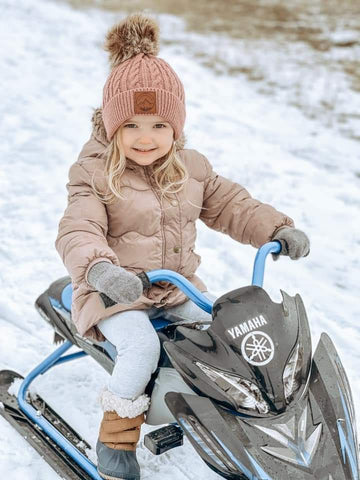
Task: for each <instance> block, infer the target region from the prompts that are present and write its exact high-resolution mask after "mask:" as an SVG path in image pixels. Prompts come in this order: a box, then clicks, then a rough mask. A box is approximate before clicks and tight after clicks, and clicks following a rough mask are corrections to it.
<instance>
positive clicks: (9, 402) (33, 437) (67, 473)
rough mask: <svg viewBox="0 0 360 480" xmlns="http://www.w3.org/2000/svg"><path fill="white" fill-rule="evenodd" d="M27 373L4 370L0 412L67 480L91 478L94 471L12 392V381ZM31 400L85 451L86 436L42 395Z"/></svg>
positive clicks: (88, 446) (0, 382)
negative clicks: (84, 466) (25, 409)
mask: <svg viewBox="0 0 360 480" xmlns="http://www.w3.org/2000/svg"><path fill="white" fill-rule="evenodd" d="M16 379H21V380H23V377H22V376H21V375H19V374H18V373H16V372H13V371H11V370H2V371H0V414H1V416H2V417H4V418H5V420H7V421H8V422H9V423H10V424H11V425H12V426H13V427H14V428H15V429H16V430H17V431H18V432H19V433H20V435H21V436H22V437H23V438H24V439H25V440H26V441H27V442H28V443H29V444H30V445H31V446H32V447H33V448H35V450H36V451H37V452H38V453H39V455H40V456H41V457H42V458H43V459H44V460H45V461H46V462H47V463H48V464H49V465H50V466H51V467H52V468H53V469H54V470H55V472H56V473H57V474H58V475H59V476H60V477H61V478H63V479H64V480H91V477H90V475H88V474H87V473H86V472H84V471H83V470H82V469H81V468H80V467H79V465H78V464H77V463H76V462H75V460H73V459H72V458H71V457H70V456H69V455H67V453H66V452H64V450H63V449H61V448H60V447H59V446H58V445H56V443H55V442H54V441H53V440H52V439H51V438H50V437H48V436H47V435H46V434H45V432H44V431H43V430H42V429H41V428H39V427H38V426H37V425H36V424H35V423H34V422H32V421H31V420H30V419H29V418H28V417H26V415H25V414H24V413H23V412H22V411H21V410H20V408H19V404H18V401H17V398H16V396H15V395H12V394H10V393H9V392H8V390H9V388H10V386H11V384H12V383H13V382H14V380H16ZM27 401H28V402H29V404H30V405H31V406H32V407H33V408H35V410H36V411H37V412H39V415H42V416H43V417H44V418H46V419H47V420H48V421H49V422H50V423H51V424H52V425H54V426H55V427H56V429H57V430H58V431H59V432H60V433H61V434H62V435H64V437H65V438H67V439H68V440H69V441H70V442H71V443H72V444H73V445H74V446H75V447H76V448H77V449H78V450H79V451H80V452H81V453H82V454H83V455H85V456H87V455H86V450H87V449H91V447H90V445H89V444H88V443H87V442H86V441H85V440H84V439H82V438H81V437H80V436H79V435H78V434H77V433H76V432H75V430H73V429H72V428H71V427H70V425H68V424H67V423H66V422H65V421H64V420H63V419H62V418H61V417H60V416H59V415H58V414H57V413H56V412H55V411H54V410H53V409H52V408H51V407H50V406H49V405H48V404H47V403H46V402H45V401H44V400H43V399H42V398H41V397H40V396H38V395H33V394H32V395H30V394H28V396H27Z"/></svg>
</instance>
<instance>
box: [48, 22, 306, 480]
mask: <svg viewBox="0 0 360 480" xmlns="http://www.w3.org/2000/svg"><path fill="white" fill-rule="evenodd" d="M105 48H106V49H107V50H108V51H109V53H110V62H111V72H110V75H109V77H108V79H107V81H106V83H105V86H104V90H103V108H102V110H100V109H98V110H96V111H95V113H94V116H93V127H94V128H93V132H92V135H91V138H90V140H89V141H88V142H87V143H86V144H85V146H84V147H83V150H82V152H81V153H80V156H79V159H78V161H77V162H75V163H74V164H73V165H72V167H71V168H70V173H69V183H68V184H67V189H68V193H69V195H68V206H67V209H66V211H65V213H64V216H63V218H62V219H61V221H60V224H59V233H58V237H57V240H56V248H57V250H58V252H59V254H60V255H61V257H62V260H63V262H64V264H65V266H66V268H67V269H68V271H69V274H70V275H71V279H72V284H73V304H72V318H73V321H74V323H75V325H76V327H77V329H78V331H79V333H80V334H81V335H84V336H89V337H93V338H95V339H97V340H104V338H106V339H107V340H109V341H110V342H111V343H112V344H114V345H115V347H116V350H117V358H116V362H115V367H114V371H113V373H112V375H111V377H110V380H109V382H108V385H107V387H106V388H105V390H104V391H103V392H102V394H101V398H100V400H101V405H102V408H103V411H104V417H103V420H102V423H101V426H100V434H99V440H98V442H97V454H98V471H99V474H100V475H101V476H102V477H103V478H106V479H124V478H125V479H127V480H131V479H139V478H140V468H139V465H138V462H137V460H136V454H135V449H136V444H137V441H138V439H139V434H140V425H141V424H142V423H143V422H144V412H146V410H147V409H148V406H149V399H148V397H147V396H146V395H145V394H144V391H145V387H146V385H147V383H148V381H149V379H150V376H151V374H152V373H153V372H154V371H155V369H156V368H157V363H158V359H159V353H160V346H159V340H158V337H157V335H156V333H155V331H154V329H153V327H152V326H151V323H150V319H151V318H154V317H155V316H157V315H160V314H162V315H164V314H165V315H166V314H173V315H176V317H177V318H181V319H183V320H185V321H187V320H190V321H191V320H205V319H207V318H208V317H210V316H209V315H208V314H206V313H204V312H202V311H201V310H200V309H199V308H198V307H197V306H195V305H193V304H192V302H191V301H189V300H187V299H186V297H185V295H184V294H183V293H182V292H181V291H180V290H179V289H177V288H176V287H175V286H174V285H171V284H168V283H166V282H159V283H158V284H155V285H148V284H147V283H146V277H145V276H144V275H143V274H142V272H146V271H150V270H154V269H159V268H166V269H170V270H174V271H176V272H179V273H181V274H182V275H184V276H185V277H186V278H188V279H189V281H190V282H191V283H193V284H194V285H195V286H196V287H198V288H199V289H200V290H201V291H203V292H206V286H205V285H204V283H203V282H202V281H201V280H200V279H199V278H198V277H197V276H196V275H195V272H196V269H197V267H198V265H199V263H200V257H199V256H198V255H197V254H196V253H195V252H194V245H195V238H196V227H195V222H196V220H197V219H200V220H202V221H203V222H204V223H205V224H206V225H207V226H209V227H210V228H212V229H214V230H218V231H221V232H223V233H227V234H228V235H230V236H231V237H232V238H234V239H235V240H237V241H239V242H242V243H245V244H251V245H253V246H254V247H256V248H258V247H260V246H261V245H262V244H264V243H266V242H268V241H270V240H273V239H277V240H280V241H281V243H282V246H283V248H282V252H281V253H282V254H285V255H289V256H290V257H291V258H292V259H297V258H300V257H301V256H305V255H307V254H308V253H309V241H308V238H307V236H306V235H305V234H304V233H303V232H301V231H300V230H297V229H295V228H294V224H293V221H292V220H291V219H290V218H289V217H287V216H285V215H284V214H282V213H280V212H278V211H276V210H275V209H274V208H273V207H271V206H270V205H266V204H262V203H261V202H259V201H257V200H255V199H253V198H252V197H251V196H250V195H249V193H248V192H247V191H246V190H245V189H244V188H243V187H242V186H240V185H239V184H237V183H234V182H232V181H230V180H228V179H225V178H223V177H221V176H220V175H218V174H216V173H215V172H214V171H213V170H212V167H211V165H210V163H209V162H208V160H207V159H206V158H205V157H204V156H203V155H201V154H200V153H199V152H197V151H196V150H187V149H184V141H183V127H184V122H185V99H184V89H183V85H182V83H181V81H180V80H179V78H178V76H177V75H176V73H175V72H174V70H173V69H172V68H171V67H170V66H169V65H168V64H167V63H166V62H165V61H164V60H162V59H160V58H158V57H157V53H158V27H157V25H156V23H155V22H154V21H153V20H151V19H150V18H148V17H146V16H143V15H141V14H135V15H131V16H130V17H128V18H126V19H125V20H124V21H123V22H121V23H120V24H118V25H115V26H114V27H113V28H112V29H111V30H110V31H109V33H108V35H107V38H106V43H105ZM210 318H211V317H210Z"/></svg>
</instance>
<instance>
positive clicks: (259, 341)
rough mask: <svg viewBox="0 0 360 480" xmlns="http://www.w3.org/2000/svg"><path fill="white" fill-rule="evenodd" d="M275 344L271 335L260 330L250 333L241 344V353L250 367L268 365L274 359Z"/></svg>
mask: <svg viewBox="0 0 360 480" xmlns="http://www.w3.org/2000/svg"><path fill="white" fill-rule="evenodd" d="M274 352H275V347H274V342H273V341H272V340H271V338H270V337H269V335H268V334H267V333H265V332H261V331H259V330H257V331H255V332H250V333H248V334H247V335H246V336H245V337H244V339H243V341H242V343H241V353H242V355H243V357H244V358H245V360H246V361H247V362H248V363H250V365H255V366H256V367H259V366H261V365H266V364H268V363H269V362H271V360H272V359H273V357H274Z"/></svg>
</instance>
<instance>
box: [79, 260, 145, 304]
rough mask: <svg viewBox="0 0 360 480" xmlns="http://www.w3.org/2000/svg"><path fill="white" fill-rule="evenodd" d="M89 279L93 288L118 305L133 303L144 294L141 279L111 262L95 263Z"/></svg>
mask: <svg viewBox="0 0 360 480" xmlns="http://www.w3.org/2000/svg"><path fill="white" fill-rule="evenodd" d="M87 277H88V282H89V284H90V285H91V286H92V287H94V288H96V290H98V291H99V292H101V293H105V295H107V296H108V297H109V298H111V300H113V301H114V302H116V303H133V302H135V300H137V299H138V298H139V297H140V296H141V294H142V293H143V283H142V281H141V279H140V278H139V277H137V276H136V275H134V274H133V273H130V272H127V271H126V270H125V269H124V268H122V267H118V266H117V265H114V264H112V263H110V262H99V263H95V265H94V266H93V267H91V268H90V270H89V273H88V276H87Z"/></svg>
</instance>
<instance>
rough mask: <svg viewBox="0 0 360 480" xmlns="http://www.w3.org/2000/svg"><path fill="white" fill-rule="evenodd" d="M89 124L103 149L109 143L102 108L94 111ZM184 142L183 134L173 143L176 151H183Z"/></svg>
mask: <svg viewBox="0 0 360 480" xmlns="http://www.w3.org/2000/svg"><path fill="white" fill-rule="evenodd" d="M91 122H92V126H93V132H92V133H93V136H94V137H95V139H96V140H97V141H98V142H100V143H102V144H103V145H104V146H105V147H107V146H108V145H109V141H108V139H107V136H106V130H105V126H104V122H103V119H102V108H96V109H95V110H94V113H93V115H92V117H91ZM185 142H186V140H185V135H184V132H183V133H182V134H181V136H180V138H178V139H177V140H176V142H175V148H176V150H183V149H184V147H185Z"/></svg>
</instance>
